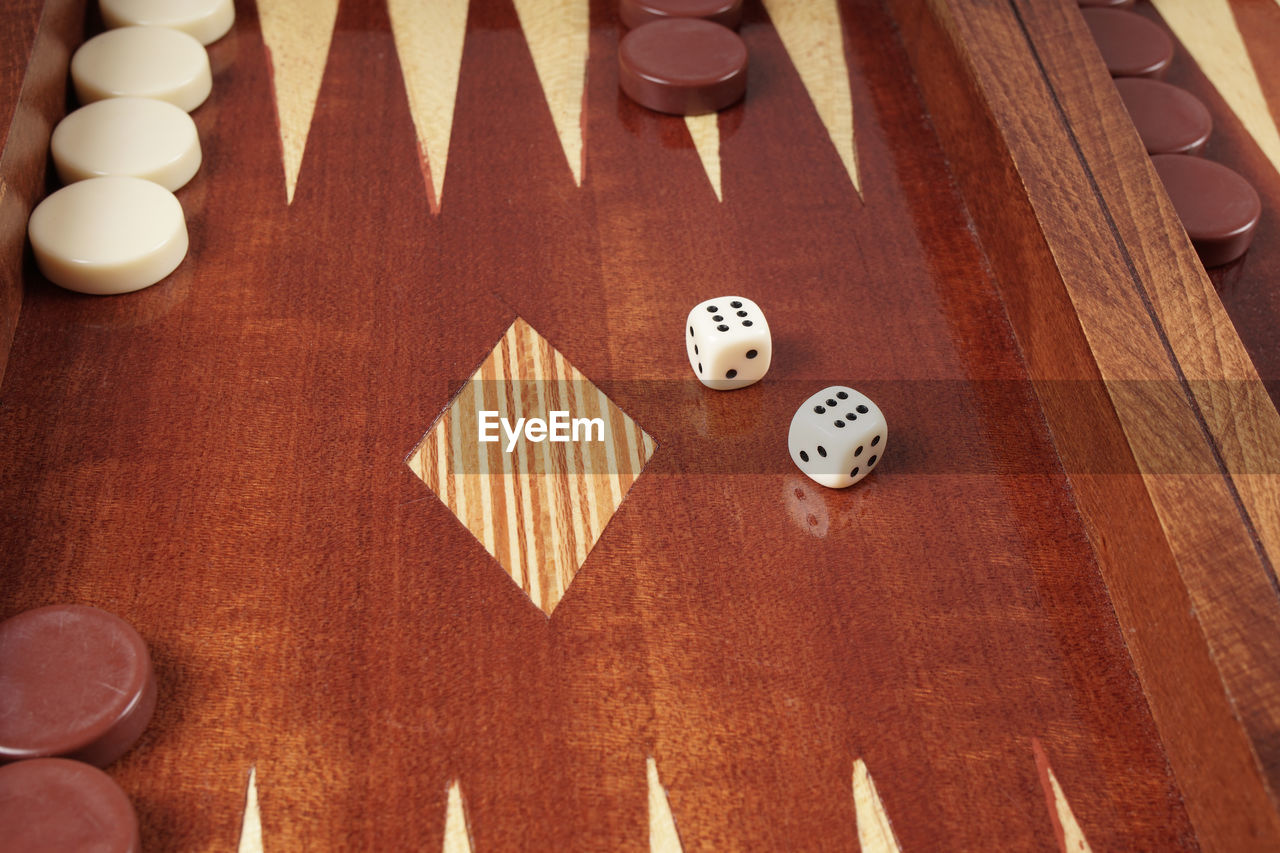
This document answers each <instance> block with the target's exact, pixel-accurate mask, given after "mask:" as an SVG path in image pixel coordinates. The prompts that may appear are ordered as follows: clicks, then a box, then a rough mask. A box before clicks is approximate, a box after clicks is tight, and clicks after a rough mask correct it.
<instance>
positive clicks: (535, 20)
mask: <svg viewBox="0 0 1280 853" xmlns="http://www.w3.org/2000/svg"><path fill="white" fill-rule="evenodd" d="M513 2H514V3H515V7H516V13H517V14H518V15H519V16H520V29H521V30H523V32H524V37H525V40H526V41H527V42H528V44H529V52H530V53H531V54H532V55H533V64H534V67H535V68H536V69H537V70H538V80H539V81H540V82H541V83H542V94H543V96H544V97H545V98H546V102H547V107H548V108H549V109H550V110H551V120H552V121H553V122H554V123H555V128H556V136H557V137H559V139H560V146H561V147H562V148H563V149H564V157H565V160H566V161H567V163H568V165H569V171H570V172H571V173H572V174H573V182H574V183H575V184H577V185H579V186H581V185H582V170H583V168H584V158H585V156H586V153H585V150H584V145H583V136H584V133H583V123H582V99H583V97H584V92H585V91H586V76H587V43H588V38H589V35H590V32H589V16H590V11H589V10H590V5H589V3H588V2H587V0H513Z"/></svg>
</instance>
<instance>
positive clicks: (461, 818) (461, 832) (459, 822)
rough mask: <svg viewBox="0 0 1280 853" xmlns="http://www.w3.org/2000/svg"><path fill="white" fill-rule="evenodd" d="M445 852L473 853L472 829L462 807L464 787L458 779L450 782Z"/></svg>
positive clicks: (446, 814) (445, 821)
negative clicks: (459, 785)
mask: <svg viewBox="0 0 1280 853" xmlns="http://www.w3.org/2000/svg"><path fill="white" fill-rule="evenodd" d="M443 849H444V853H471V851H472V849H473V848H472V846H471V829H470V828H469V827H468V826H467V812H466V809H464V808H463V807H462V789H461V788H459V787H458V780H457V779H454V780H453V781H452V782H450V783H449V805H448V806H447V807H446V808H445V815H444V847H443Z"/></svg>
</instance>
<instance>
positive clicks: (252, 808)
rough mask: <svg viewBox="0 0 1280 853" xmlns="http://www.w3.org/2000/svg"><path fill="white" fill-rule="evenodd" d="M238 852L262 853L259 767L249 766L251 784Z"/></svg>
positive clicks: (246, 792)
mask: <svg viewBox="0 0 1280 853" xmlns="http://www.w3.org/2000/svg"><path fill="white" fill-rule="evenodd" d="M236 849H237V851H238V853H262V815H261V814H259V812H258V768H257V767H250V768H249V786H248V788H247V789H246V790H245V795H244V817H243V818H242V819H241V822H240V846H239V847H237V848H236Z"/></svg>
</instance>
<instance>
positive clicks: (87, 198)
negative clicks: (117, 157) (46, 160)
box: [27, 176, 187, 294]
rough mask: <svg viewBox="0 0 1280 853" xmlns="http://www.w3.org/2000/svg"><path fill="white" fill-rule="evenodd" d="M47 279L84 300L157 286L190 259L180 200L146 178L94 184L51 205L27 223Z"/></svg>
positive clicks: (77, 187) (62, 193) (62, 194)
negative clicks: (89, 296)
mask: <svg viewBox="0 0 1280 853" xmlns="http://www.w3.org/2000/svg"><path fill="white" fill-rule="evenodd" d="M27 233H28V234H29V235H30V237H31V248H32V249H33V250H34V252H35V256H36V265H37V266H38V267H40V272H42V273H44V275H45V277H46V278H47V279H49V280H50V281H52V282H53V283H54V284H59V285H62V286H63V287H65V288H67V289H68V290H76V291H79V292H80V293H98V294H107V293H128V292H129V291H132V290H140V289H142V288H144V287H147V286H148V285H152V284H155V283H156V282H157V281H159V280H160V279H162V278H164V277H165V276H167V275H168V274H169V273H171V272H173V271H174V270H175V269H177V267H178V264H180V263H182V259H183V258H184V257H185V256H186V254H187V223H186V219H185V218H184V217H183V215H182V205H181V204H179V203H178V199H177V198H176V197H175V196H174V194H173V193H171V192H169V191H168V190H166V189H165V188H164V187H162V186H160V185H159V184H153V183H152V182H151V181H146V180H143V179H142V178H131V177H123V176H111V177H106V178H90V179H89V180H87V181H79V182H77V183H74V184H71V185H70V186H67V187H63V188H62V189H60V190H58V191H57V192H55V193H54V194H53V195H51V196H49V197H48V198H46V199H45V200H44V201H42V202H40V204H39V205H38V206H37V207H36V209H35V211H34V212H33V213H32V214H31V221H30V222H29V223H28V224H27Z"/></svg>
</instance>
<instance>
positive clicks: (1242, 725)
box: [894, 0, 1280, 849]
mask: <svg viewBox="0 0 1280 853" xmlns="http://www.w3.org/2000/svg"><path fill="white" fill-rule="evenodd" d="M894 6H895V9H896V11H897V13H898V18H899V22H900V25H901V26H902V29H903V37H904V41H905V42H906V45H907V49H908V51H909V53H910V54H911V56H912V61H913V64H914V67H915V70H916V73H917V76H918V78H919V81H920V85H921V88H922V90H923V92H924V95H925V98H926V101H927V102H928V104H929V106H930V111H931V113H932V117H933V120H934V122H935V125H936V128H937V130H938V133H939V136H940V138H941V140H942V142H943V145H944V146H945V147H946V148H947V151H948V154H949V156H950V157H951V163H952V168H953V170H954V173H955V175H956V177H957V180H958V181H959V182H960V185H961V188H962V191H963V193H964V195H965V198H966V202H967V203H968V206H969V209H970V213H971V215H972V216H973V218H974V223H975V226H976V228H977V230H978V233H979V235H980V238H981V239H982V241H983V244H984V246H985V247H986V248H987V255H988V258H989V259H990V260H991V262H992V264H993V266H994V272H995V274H996V278H997V281H998V283H999V286H1000V289H1001V293H1002V296H1003V297H1004V300H1005V305H1006V309H1007V310H1008V312H1009V317H1010V320H1011V321H1012V324H1013V327H1014V330H1015V332H1016V334H1017V335H1018V339H1019V344H1020V346H1021V348H1022V351H1023V355H1024V358H1025V359H1026V361H1027V364H1028V367H1029V369H1030V371H1031V374H1032V377H1033V381H1034V382H1035V384H1036V387H1037V391H1038V393H1039V395H1040V399H1041V401H1042V404H1043V406H1044V411H1045V413H1046V417H1047V418H1048V421H1049V425H1050V429H1051V430H1052V432H1053V434H1054V438H1055V441H1056V442H1057V444H1058V448H1059V452H1060V453H1061V454H1062V458H1063V460H1064V463H1065V467H1066V469H1067V471H1068V476H1069V477H1070V479H1071V481H1072V485H1073V486H1074V488H1075V492H1076V499H1077V504H1078V506H1079V508H1080V511H1081V512H1082V514H1083V515H1084V518H1085V524H1086V527H1087V529H1088V530H1089V533H1090V537H1091V539H1092V542H1093V545H1094V548H1095V551H1096V553H1097V555H1098V560H1099V565H1100V567H1101V569H1102V572H1103V574H1104V576H1105V578H1106V582H1107V587H1108V590H1109V591H1110V594H1111V598H1112V602H1113V604H1114V605H1115V608H1116V613H1117V616H1118V618H1119V621H1120V624H1121V626H1122V629H1123V630H1124V635H1125V639H1126V642H1127V643H1128V644H1129V648H1130V652H1131V654H1132V655H1133V658H1134V662H1135V665H1136V668H1137V670H1138V673H1139V676H1140V678H1141V679H1142V682H1143V686H1144V689H1145V691H1146V693H1147V700H1148V702H1149V704H1150V706H1151V710H1152V714H1153V717H1154V718H1155V720H1156V723H1157V726H1158V727H1159V728H1160V731H1161V736H1162V738H1163V739H1164V741H1165V745H1166V748H1167V750H1168V755H1169V759H1170V762H1171V764H1172V765H1173V770H1174V773H1175V775H1176V776H1177V778H1178V780H1179V783H1180V785H1181V786H1182V789H1183V793H1184V796H1185V799H1186V805H1187V811H1188V813H1189V815H1190V817H1191V819H1192V822H1193V823H1194V824H1195V825H1196V829H1197V834H1198V835H1199V838H1200V841H1201V844H1202V845H1203V846H1204V847H1205V848H1206V849H1248V848H1251V847H1253V846H1254V845H1259V844H1260V845H1261V846H1274V845H1275V844H1277V843H1280V816H1278V815H1277V812H1276V803H1277V801H1276V798H1275V791H1276V782H1277V779H1278V778H1280V762H1278V761H1277V755H1276V753H1275V749H1276V734H1277V713H1278V712H1280V704H1278V703H1277V695H1276V691H1277V688H1278V687H1280V657H1278V656H1277V652H1278V651H1280V647H1277V641H1278V640H1280V633H1277V627H1280V600H1278V599H1277V596H1276V576H1275V559H1276V555H1277V554H1280V550H1277V549H1278V547H1280V539H1278V538H1277V534H1278V533H1280V530H1278V529H1277V523H1278V522H1280V512H1277V507H1278V506H1280V504H1278V503H1277V500H1278V499H1280V479H1277V477H1276V475H1275V462H1276V460H1277V459H1280V418H1278V417H1277V415H1276V411H1275V408H1274V406H1273V405H1272V404H1271V402H1270V399H1269V397H1268V396H1267V392H1266V389H1265V387H1264V386H1263V384H1262V381H1261V380H1260V379H1259V377H1258V375H1257V373H1256V372H1255V371H1254V369H1253V366H1252V363H1251V362H1250V360H1249V357H1248V355H1247V354H1246V353H1245V351H1244V347H1243V345H1242V344H1241V343H1240V340H1239V338H1238V337H1237V336H1236V335H1235V333H1234V331H1233V329H1232V328H1231V325H1230V322H1229V320H1228V319H1227V318H1226V315H1225V312H1224V310H1223V308H1222V305H1221V302H1220V301H1219V300H1218V298H1217V296H1216V294H1215V293H1214V290H1213V287H1212V285H1211V283H1210V282H1209V279H1208V277H1207V275H1206V274H1205V272H1204V269H1203V268H1202V267H1201V265H1200V263H1199V261H1198V259H1197V258H1196V255H1195V252H1194V250H1193V249H1192V247H1191V245H1190V242H1189V241H1188V240H1187V239H1186V237H1185V234H1184V233H1183V231H1182V229H1181V227H1180V225H1179V223H1178V219H1177V215H1176V214H1175V213H1174V211H1173V209H1172V206H1171V204H1170V202H1169V200H1168V197H1167V196H1166V194H1165V193H1164V190H1163V188H1162V187H1161V185H1160V183H1159V180H1158V178H1157V177H1156V175H1155V172H1154V170H1153V168H1152V167H1151V165H1150V161H1149V159H1148V158H1147V156H1146V152H1145V151H1144V149H1143V147H1142V144H1141V141H1140V140H1139V139H1138V137H1137V134H1136V132H1135V131H1134V130H1133V127H1132V124H1131V123H1130V122H1129V119H1128V116H1127V114H1126V113H1125V111H1124V107H1123V104H1122V103H1121V102H1120V99H1119V96H1118V95H1117V94H1116V93H1115V90H1114V88H1113V87H1111V86H1110V85H1108V84H1109V80H1108V78H1107V74H1106V70H1105V67H1104V66H1103V65H1102V63H1101V58H1100V56H1098V55H1097V54H1096V52H1094V53H1088V52H1073V51H1071V50H1069V49H1064V46H1069V45H1073V44H1079V43H1081V42H1088V40H1089V37H1088V33H1087V31H1086V30H1085V28H1084V22H1083V19H1082V18H1081V16H1080V15H1079V13H1078V11H1077V10H1076V8H1075V4H1074V3H1071V4H1067V3H1061V4H1043V3H1031V2H1026V0H1010V2H1008V3H993V4H967V3H963V2H959V0H937V2H932V3H930V4H928V5H927V8H921V7H915V6H914V4H910V3H906V2H896V3H895V4H894ZM1064 33H1067V34H1070V36H1071V37H1070V38H1066V37H1064V36H1063V34H1064ZM1031 115H1038V116H1044V115H1048V116H1051V117H1052V119H1051V120H1049V121H1030V120H1028V119H1027V117H1028V116H1031ZM1170 235H1175V237H1176V238H1175V239H1171V238H1170ZM1184 454H1186V456H1184ZM1188 457H1191V458H1199V459H1201V460H1202V461H1203V465H1202V466H1199V467H1196V468H1189V467H1188V466H1187V464H1186V463H1184V462H1182V461H1180V460H1182V459H1185V458H1188ZM1188 470H1195V471H1197V472H1203V473H1184V472H1186V471H1188ZM1097 471H1103V472H1106V473H1102V474H1098V473H1095V472H1097ZM1124 472H1128V473H1124Z"/></svg>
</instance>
